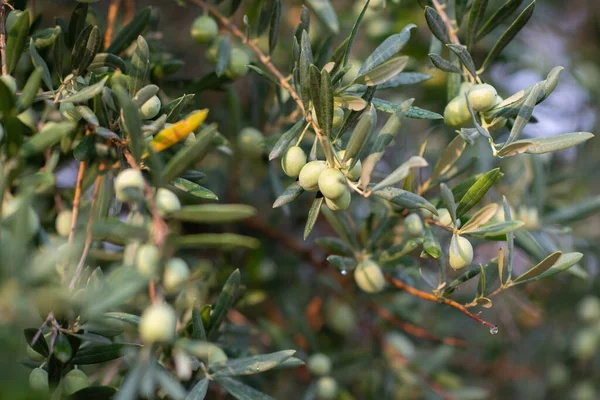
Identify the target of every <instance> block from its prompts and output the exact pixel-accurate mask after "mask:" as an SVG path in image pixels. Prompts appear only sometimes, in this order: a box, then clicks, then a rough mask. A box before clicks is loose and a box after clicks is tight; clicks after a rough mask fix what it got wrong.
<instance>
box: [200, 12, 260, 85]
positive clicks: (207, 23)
mask: <svg viewBox="0 0 600 400" xmlns="http://www.w3.org/2000/svg"><path fill="white" fill-rule="evenodd" d="M191 34H192V37H193V38H194V39H195V40H196V41H197V42H198V43H202V44H206V43H210V47H209V48H208V50H207V52H206V58H207V59H208V60H209V61H210V62H213V63H216V62H217V58H218V53H219V46H220V44H221V41H222V40H223V38H222V37H220V36H219V26H218V25H217V22H216V21H215V20H214V18H212V17H211V16H209V15H203V16H200V17H198V18H196V20H195V21H194V23H193V24H192V29H191ZM248 64H250V57H248V54H247V53H246V52H245V51H244V50H243V49H240V48H233V49H231V52H230V54H229V62H228V64H227V69H226V70H225V75H227V77H228V78H230V79H237V78H241V77H242V76H244V75H246V74H247V73H248Z"/></svg>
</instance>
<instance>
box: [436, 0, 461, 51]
mask: <svg viewBox="0 0 600 400" xmlns="http://www.w3.org/2000/svg"><path fill="white" fill-rule="evenodd" d="M431 2H432V3H433V6H434V7H435V10H436V11H437V12H438V14H440V17H441V18H442V21H443V22H444V25H446V30H447V31H448V34H449V35H450V41H451V42H452V43H454V44H460V40H458V36H457V35H456V28H455V27H454V24H453V23H452V20H450V18H449V17H448V14H446V10H445V8H446V7H445V5H442V4H441V3H440V2H439V1H438V0H431Z"/></svg>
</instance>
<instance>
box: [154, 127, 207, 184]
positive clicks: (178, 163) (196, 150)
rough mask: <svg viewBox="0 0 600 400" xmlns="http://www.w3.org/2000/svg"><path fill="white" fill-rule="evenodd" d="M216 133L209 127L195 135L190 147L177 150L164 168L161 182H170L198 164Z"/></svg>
mask: <svg viewBox="0 0 600 400" xmlns="http://www.w3.org/2000/svg"><path fill="white" fill-rule="evenodd" d="M216 133H217V129H216V126H214V125H209V126H208V127H206V128H204V129H202V130H201V131H200V132H199V133H197V134H196V141H195V142H194V144H193V145H192V146H189V147H187V146H186V147H184V148H183V149H181V150H179V151H178V152H177V153H175V155H174V156H173V157H171V159H169V162H168V163H167V165H166V166H165V168H164V170H163V171H162V174H161V181H162V182H171V181H172V180H173V179H175V178H176V177H178V176H179V175H181V174H182V173H183V172H184V171H186V170H188V169H189V168H190V167H192V165H193V164H196V163H198V162H200V161H201V160H202V159H203V158H204V157H205V156H206V155H207V154H208V152H209V151H210V149H211V148H212V146H213V139H214V137H215V135H216Z"/></svg>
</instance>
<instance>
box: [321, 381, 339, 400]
mask: <svg viewBox="0 0 600 400" xmlns="http://www.w3.org/2000/svg"><path fill="white" fill-rule="evenodd" d="M337 395H338V384H337V382H336V380H335V379H333V378H332V377H330V376H324V377H322V378H319V380H318V381H317V399H319V400H334V399H336V398H337Z"/></svg>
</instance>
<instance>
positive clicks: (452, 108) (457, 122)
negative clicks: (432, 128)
mask: <svg viewBox="0 0 600 400" xmlns="http://www.w3.org/2000/svg"><path fill="white" fill-rule="evenodd" d="M444 120H445V121H446V124H447V125H448V126H451V127H453V128H462V127H464V126H466V125H468V124H469V123H470V122H471V120H472V118H471V113H469V108H468V107H467V101H466V100H465V98H464V96H460V95H459V96H457V97H455V98H453V99H452V100H450V102H449V103H448V105H447V106H446V108H445V109H444Z"/></svg>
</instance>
